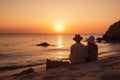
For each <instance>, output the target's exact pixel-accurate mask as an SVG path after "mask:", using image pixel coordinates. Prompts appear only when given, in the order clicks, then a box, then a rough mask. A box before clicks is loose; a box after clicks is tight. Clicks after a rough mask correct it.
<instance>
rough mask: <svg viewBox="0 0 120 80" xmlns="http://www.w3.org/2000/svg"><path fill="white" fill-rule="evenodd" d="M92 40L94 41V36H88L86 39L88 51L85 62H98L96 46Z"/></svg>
mask: <svg viewBox="0 0 120 80" xmlns="http://www.w3.org/2000/svg"><path fill="white" fill-rule="evenodd" d="M94 39H95V38H94V36H90V37H89V38H88V39H87V43H88V45H87V46H86V47H87V50H88V58H87V62H92V61H97V60H98V46H97V45H96V44H95V41H94Z"/></svg>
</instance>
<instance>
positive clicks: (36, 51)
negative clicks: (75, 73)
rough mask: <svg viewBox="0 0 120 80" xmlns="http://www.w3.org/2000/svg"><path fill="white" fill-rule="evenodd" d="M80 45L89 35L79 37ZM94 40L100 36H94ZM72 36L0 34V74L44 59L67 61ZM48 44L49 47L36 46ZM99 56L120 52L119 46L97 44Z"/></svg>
mask: <svg viewBox="0 0 120 80" xmlns="http://www.w3.org/2000/svg"><path fill="white" fill-rule="evenodd" d="M81 36H82V37H83V38H84V39H83V40H82V43H83V44H84V45H86V44H87V43H86V42H85V39H86V38H88V37H89V36H90V35H81ZM94 36H95V38H97V37H101V35H94ZM73 37H74V35H42V34H1V35H0V72H2V71H4V70H5V71H6V70H13V69H17V68H23V67H28V66H36V65H41V64H44V63H45V61H46V59H47V58H49V59H60V60H64V59H68V56H69V54H70V46H71V45H72V44H74V41H73ZM42 42H48V43H49V44H51V46H49V47H41V46H36V44H39V43H42ZM97 45H98V47H99V55H102V54H108V53H109V52H114V51H116V52H118V51H120V44H109V43H97Z"/></svg>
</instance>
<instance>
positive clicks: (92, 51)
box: [69, 34, 98, 64]
mask: <svg viewBox="0 0 120 80" xmlns="http://www.w3.org/2000/svg"><path fill="white" fill-rule="evenodd" d="M82 39H83V38H82V37H81V36H80V35H79V34H76V35H75V37H74V38H73V40H74V41H75V42H76V43H75V44H73V45H72V46H71V50H70V56H69V59H70V62H71V64H82V63H86V62H92V61H97V60H98V46H97V45H96V44H95V41H94V36H90V37H89V38H88V39H87V43H88V44H87V46H85V45H83V44H82V43H81V40H82Z"/></svg>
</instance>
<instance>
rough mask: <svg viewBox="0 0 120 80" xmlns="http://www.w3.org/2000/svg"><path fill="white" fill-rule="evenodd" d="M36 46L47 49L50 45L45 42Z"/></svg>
mask: <svg viewBox="0 0 120 80" xmlns="http://www.w3.org/2000/svg"><path fill="white" fill-rule="evenodd" d="M37 46H43V47H47V46H50V44H48V43H47V42H43V43H40V44H37Z"/></svg>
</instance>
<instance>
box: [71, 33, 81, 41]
mask: <svg viewBox="0 0 120 80" xmlns="http://www.w3.org/2000/svg"><path fill="white" fill-rule="evenodd" d="M82 39H83V38H82V37H81V36H80V34H76V35H75V37H74V38H73V40H74V41H76V42H80V41H81V40H82Z"/></svg>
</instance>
